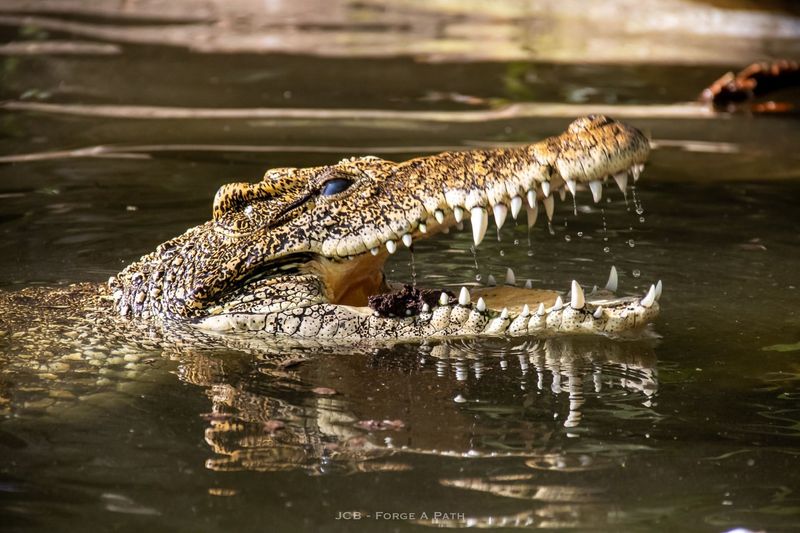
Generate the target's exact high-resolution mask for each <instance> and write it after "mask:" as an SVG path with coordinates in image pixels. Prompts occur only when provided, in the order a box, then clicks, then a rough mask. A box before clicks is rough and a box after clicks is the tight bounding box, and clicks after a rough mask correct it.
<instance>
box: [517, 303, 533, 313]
mask: <svg viewBox="0 0 800 533" xmlns="http://www.w3.org/2000/svg"><path fill="white" fill-rule="evenodd" d="M530 314H531V308H530V307H528V304H525V306H524V307H523V308H522V313H520V315H519V316H530Z"/></svg>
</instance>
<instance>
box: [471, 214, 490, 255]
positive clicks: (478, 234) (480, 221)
mask: <svg viewBox="0 0 800 533" xmlns="http://www.w3.org/2000/svg"><path fill="white" fill-rule="evenodd" d="M470 220H471V221H472V242H474V243H475V246H478V245H479V244H480V243H481V241H483V238H484V237H485V236H486V228H488V227H489V215H488V214H487V213H486V209H484V208H482V207H473V208H472V209H471V210H470Z"/></svg>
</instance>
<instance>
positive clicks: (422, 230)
mask: <svg viewBox="0 0 800 533" xmlns="http://www.w3.org/2000/svg"><path fill="white" fill-rule="evenodd" d="M418 227H419V232H420V233H428V225H427V224H425V223H424V222H420V223H419V226H418Z"/></svg>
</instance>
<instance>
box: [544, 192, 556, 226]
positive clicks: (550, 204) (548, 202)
mask: <svg viewBox="0 0 800 533" xmlns="http://www.w3.org/2000/svg"><path fill="white" fill-rule="evenodd" d="M543 203H544V212H545V213H547V220H553V210H554V209H555V207H556V204H555V201H554V200H553V197H552V196H548V197H547V198H545V199H544V202H543Z"/></svg>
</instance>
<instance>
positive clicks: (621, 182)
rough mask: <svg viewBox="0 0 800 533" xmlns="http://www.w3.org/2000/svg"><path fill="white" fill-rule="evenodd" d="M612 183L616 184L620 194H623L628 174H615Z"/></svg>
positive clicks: (626, 186)
mask: <svg viewBox="0 0 800 533" xmlns="http://www.w3.org/2000/svg"><path fill="white" fill-rule="evenodd" d="M614 181H616V182H617V187H619V190H621V191H622V194H625V190H626V189H627V188H628V173H627V172H617V173H616V174H614Z"/></svg>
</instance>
